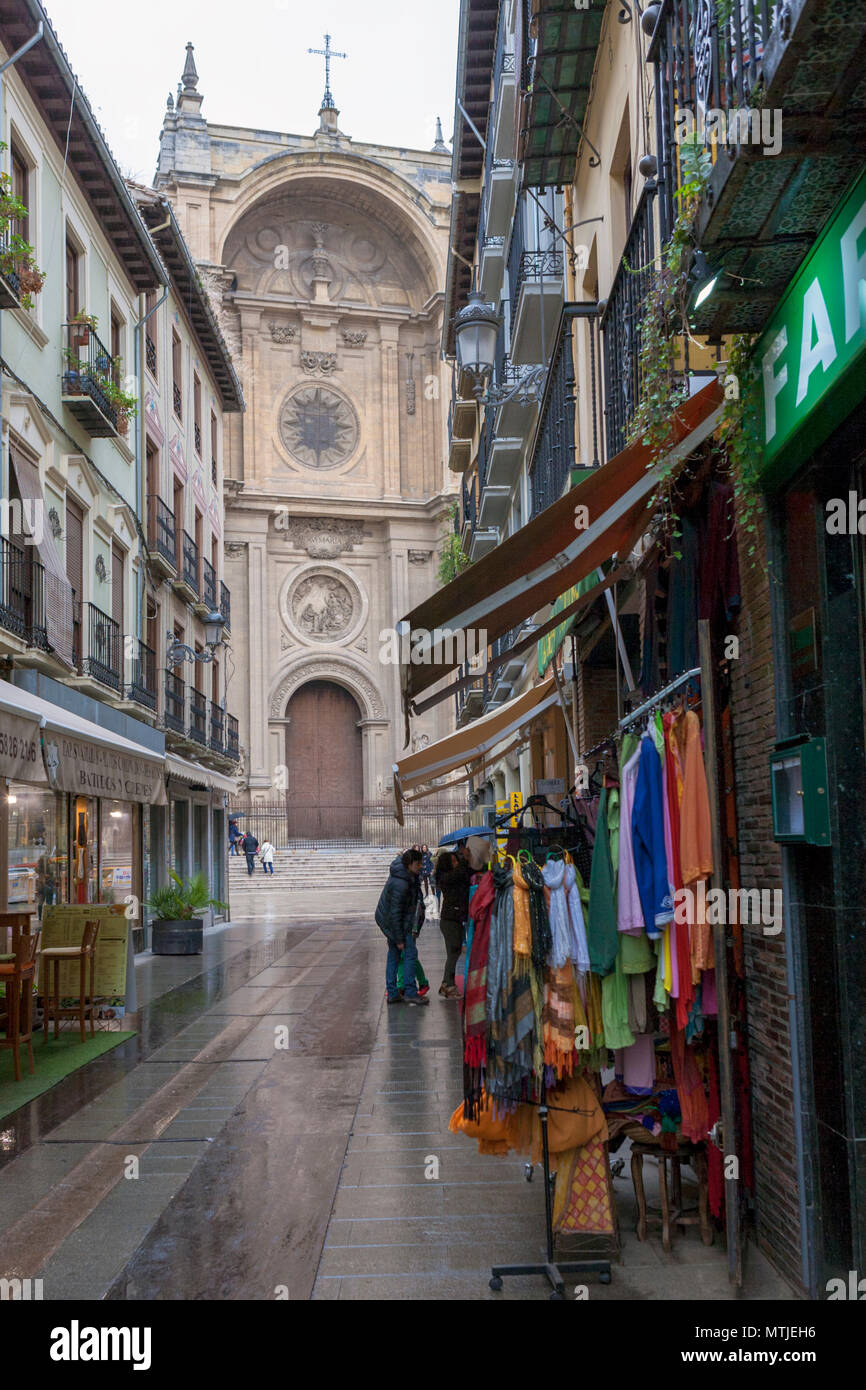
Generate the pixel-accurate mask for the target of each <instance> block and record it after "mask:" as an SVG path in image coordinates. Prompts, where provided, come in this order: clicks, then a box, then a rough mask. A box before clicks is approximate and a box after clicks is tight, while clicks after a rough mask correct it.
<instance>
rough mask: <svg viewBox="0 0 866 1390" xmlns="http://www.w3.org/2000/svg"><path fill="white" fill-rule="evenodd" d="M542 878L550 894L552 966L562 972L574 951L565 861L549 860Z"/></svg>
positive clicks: (542, 872)
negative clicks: (566, 891) (566, 888)
mask: <svg viewBox="0 0 866 1390" xmlns="http://www.w3.org/2000/svg"><path fill="white" fill-rule="evenodd" d="M541 876H542V878H543V879H544V882H545V884H546V885H547V888H548V890H549V892H550V933H551V937H552V939H553V949H552V950H551V953H550V964H551V966H552V967H553V969H554V970H560V969H561V968H562V967H563V966H564V965H565V964H566V962H567V961H569V960H570V959H571V951H572V938H571V919H570V917H569V914H568V899H567V897H566V893H565V861H564V860H562V859H548V861H547V863H546V864H545V865H544V867H543V869H542V870H541Z"/></svg>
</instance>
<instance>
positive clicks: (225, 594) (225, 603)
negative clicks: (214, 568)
mask: <svg viewBox="0 0 866 1390" xmlns="http://www.w3.org/2000/svg"><path fill="white" fill-rule="evenodd" d="M220 612H221V613H222V615H223V617H224V619H225V624H226V625H225V631H226V632H230V631H231V626H232V596H231V594H230V593H229V591H228V589H227V588H226V586H225V584H223V583H222V582H220Z"/></svg>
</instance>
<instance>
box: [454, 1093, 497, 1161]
mask: <svg viewBox="0 0 866 1390" xmlns="http://www.w3.org/2000/svg"><path fill="white" fill-rule="evenodd" d="M509 1118H510V1117H509V1116H508V1115H503V1116H502V1117H501V1119H498V1120H496V1119H494V1117H493V1111H492V1110H491V1109H488V1107H487V1097H486V1095H484V1093H483V1092H482V1095H481V1110H480V1113H479V1116H478V1119H477V1120H467V1119H466V1118H465V1117H464V1115H463V1102H462V1101H461V1103H460V1104H459V1105H458V1107H457V1109H456V1110H455V1111H454V1114H453V1115H452V1116H451V1119H450V1120H449V1122H448V1129H449V1130H450V1132H451V1133H452V1134H468V1136H469V1138H470V1139H477V1141H478V1152H479V1153H480V1154H507V1153H508V1151H509V1149H510V1147H511V1145H510V1143H509V1139H508V1122H509Z"/></svg>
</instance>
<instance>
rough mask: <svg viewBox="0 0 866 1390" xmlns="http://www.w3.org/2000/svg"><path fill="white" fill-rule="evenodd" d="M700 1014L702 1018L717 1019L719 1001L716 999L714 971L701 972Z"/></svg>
mask: <svg viewBox="0 0 866 1390" xmlns="http://www.w3.org/2000/svg"><path fill="white" fill-rule="evenodd" d="M701 1013H702V1014H703V1016H704V1018H717V1017H718V1013H719V1001H718V998H717V997H716V972H715V970H702V971H701Z"/></svg>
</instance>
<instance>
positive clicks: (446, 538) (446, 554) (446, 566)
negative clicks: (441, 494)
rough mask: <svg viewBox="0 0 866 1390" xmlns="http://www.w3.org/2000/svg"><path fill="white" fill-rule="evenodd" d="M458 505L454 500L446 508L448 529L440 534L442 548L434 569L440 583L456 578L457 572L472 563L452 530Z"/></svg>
mask: <svg viewBox="0 0 866 1390" xmlns="http://www.w3.org/2000/svg"><path fill="white" fill-rule="evenodd" d="M457 515H458V507H457V503H456V502H454V503H453V504H452V505H451V506H450V507H449V509H448V522H449V526H448V530H447V531H445V532H443V534H442V537H441V539H442V549H441V550H440V551H439V568H438V570H437V571H436V578H437V579H438V580H439V583H440V584H450V583H451V581H452V579H456V578H457V576H458V574H462V573H463V571H464V570H465V569H468V568H469V566H470V565H471V564H472V561H471V560H470V558H469V556H468V555H467V554H466V552H465V550H464V549H463V543H462V541H461V539H460V537H459V535H458V534H457V532H456V531H455V530H454V523H455V521H456V520H457Z"/></svg>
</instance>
